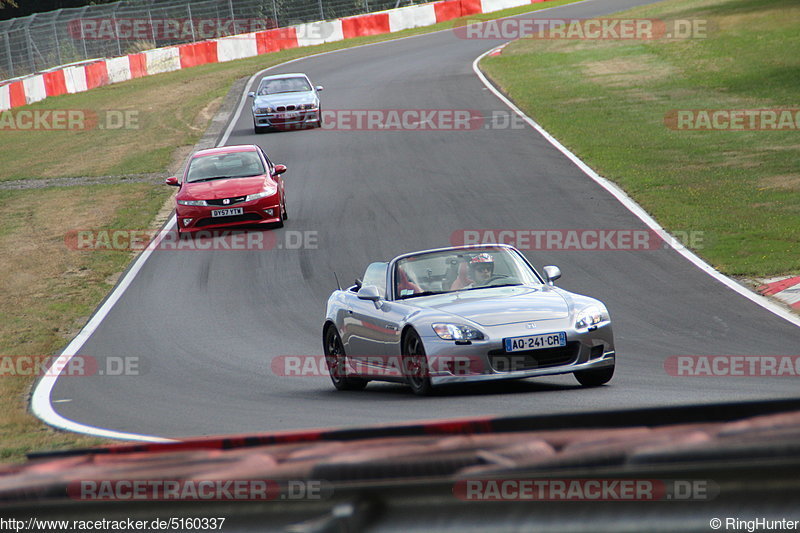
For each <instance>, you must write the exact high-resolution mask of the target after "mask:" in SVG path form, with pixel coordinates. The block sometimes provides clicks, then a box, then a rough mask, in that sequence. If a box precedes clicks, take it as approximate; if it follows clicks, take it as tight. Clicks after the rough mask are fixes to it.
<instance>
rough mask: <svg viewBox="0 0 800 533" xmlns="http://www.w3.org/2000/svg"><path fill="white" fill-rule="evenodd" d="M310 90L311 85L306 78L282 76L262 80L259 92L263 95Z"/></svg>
mask: <svg viewBox="0 0 800 533" xmlns="http://www.w3.org/2000/svg"><path fill="white" fill-rule="evenodd" d="M310 90H311V86H310V85H309V84H308V80H307V79H306V78H300V77H298V78H280V79H277V80H265V81H262V82H261V86H260V87H259V88H258V94H259V95H261V96H263V95H266V94H279V93H299V92H307V91H310Z"/></svg>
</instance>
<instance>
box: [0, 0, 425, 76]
mask: <svg viewBox="0 0 800 533" xmlns="http://www.w3.org/2000/svg"><path fill="white" fill-rule="evenodd" d="M424 1H430V0H422V1H417V0H204V1H200V2H189V1H188V0H123V1H119V2H114V3H111V4H102V5H92V6H85V7H79V8H69V9H59V10H57V11H50V12H47V13H37V14H34V15H30V16H28V17H21V18H16V19H11V20H5V21H0V80H6V79H10V78H15V77H20V76H24V75H27V74H32V73H34V72H41V71H43V70H47V69H49V68H52V67H56V66H59V65H64V64H67V63H74V62H79V61H84V60H88V59H92V58H98V57H116V56H122V55H126V54H130V53H135V52H140V51H143V50H148V49H151V48H159V47H163V46H171V45H176V44H184V43H191V42H196V41H202V40H205V39H212V38H217V37H225V36H228V35H236V34H240V33H248V32H252V31H261V30H266V29H271V28H277V27H285V26H291V25H294V24H302V23H306V22H314V21H320V20H330V19H335V18H341V17H348V16H352V15H360V14H364V13H371V12H375V11H382V10H385V9H392V8H396V7H400V6H401V5H411V4H415V3H424Z"/></svg>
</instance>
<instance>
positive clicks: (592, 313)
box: [575, 305, 608, 329]
mask: <svg viewBox="0 0 800 533" xmlns="http://www.w3.org/2000/svg"><path fill="white" fill-rule="evenodd" d="M606 320H608V309H606V308H605V307H604V306H602V305H590V306H589V307H586V308H585V309H583V310H582V311H581V312H579V313H578V314H577V315H575V329H586V328H590V327H592V326H595V325H597V324H599V323H600V322H605V321H606Z"/></svg>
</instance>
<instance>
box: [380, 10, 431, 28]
mask: <svg viewBox="0 0 800 533" xmlns="http://www.w3.org/2000/svg"><path fill="white" fill-rule="evenodd" d="M387 13H388V14H389V31H391V32H396V31H400V30H407V29H409V28H419V27H420V26H431V25H433V24H436V8H435V7H433V4H423V5H419V6H408V7H401V8H399V9H391V10H389V11H387Z"/></svg>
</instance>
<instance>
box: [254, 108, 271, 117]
mask: <svg viewBox="0 0 800 533" xmlns="http://www.w3.org/2000/svg"><path fill="white" fill-rule="evenodd" d="M255 112H256V115H263V114H265V113H272V108H271V107H270V106H266V107H257V108H256V109H255Z"/></svg>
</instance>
